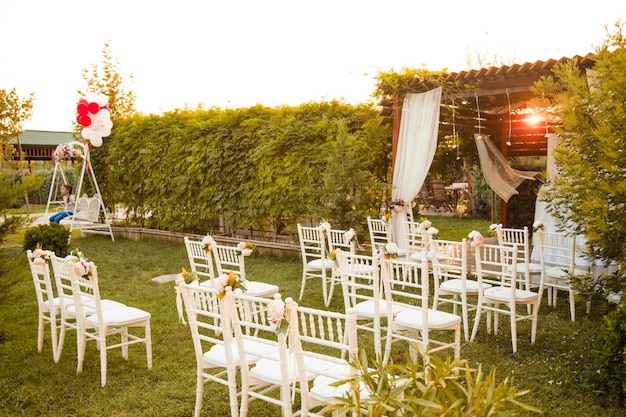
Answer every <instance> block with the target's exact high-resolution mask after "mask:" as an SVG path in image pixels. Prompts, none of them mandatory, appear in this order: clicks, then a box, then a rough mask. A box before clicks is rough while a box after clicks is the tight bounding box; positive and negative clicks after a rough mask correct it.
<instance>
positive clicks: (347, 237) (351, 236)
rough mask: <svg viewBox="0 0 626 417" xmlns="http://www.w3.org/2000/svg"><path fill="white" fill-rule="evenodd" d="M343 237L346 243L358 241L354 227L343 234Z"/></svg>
mask: <svg viewBox="0 0 626 417" xmlns="http://www.w3.org/2000/svg"><path fill="white" fill-rule="evenodd" d="M343 239H344V240H345V242H346V243H350V242H352V241H353V240H354V241H356V232H355V231H354V229H353V228H350V230H348V231H346V233H344V234H343Z"/></svg>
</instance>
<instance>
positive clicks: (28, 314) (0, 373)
mask: <svg viewBox="0 0 626 417" xmlns="http://www.w3.org/2000/svg"><path fill="white" fill-rule="evenodd" d="M430 220H431V221H432V222H433V225H434V226H435V227H437V228H438V229H439V230H440V237H441V238H443V239H459V238H462V237H465V236H467V233H468V232H469V231H471V230H473V229H477V230H480V231H482V232H483V233H484V234H485V233H486V230H487V229H488V227H489V222H484V221H481V222H474V221H470V220H460V219H456V218H438V217H437V218H435V217H431V218H430ZM361 240H363V239H361ZM72 245H73V246H77V247H79V248H80V249H81V250H82V251H83V252H84V253H85V256H86V257H87V258H88V259H89V260H91V261H93V262H95V263H96V264H97V265H98V273H99V276H100V282H101V283H100V285H101V292H102V294H103V296H105V297H106V298H112V299H116V300H119V301H121V302H124V303H126V304H129V305H132V306H136V307H138V308H141V309H144V310H147V311H149V312H151V313H152V338H153V369H152V370H150V371H149V370H147V368H146V360H145V350H144V349H142V347H141V346H132V347H131V348H130V359H129V360H128V361H124V360H122V359H121V354H120V352H119V351H111V352H110V353H109V360H108V376H107V386H106V387H105V388H101V387H100V383H99V381H100V379H99V372H100V368H99V356H98V352H97V351H96V349H95V346H94V345H93V344H89V345H88V347H87V354H86V359H85V364H84V370H83V372H82V373H81V374H79V375H77V374H76V371H75V368H76V339H75V336H74V334H73V333H69V334H68V336H67V338H66V341H65V348H64V351H63V355H62V357H61V360H60V362H59V363H57V364H55V363H53V361H52V353H51V347H50V338H49V334H48V333H47V336H46V338H45V342H44V349H43V352H42V353H40V354H39V353H37V348H36V344H37V303H36V300H35V295H34V291H33V284H32V280H31V278H30V274H29V269H28V265H27V263H26V257H25V256H24V253H23V251H22V248H21V236H12V237H10V238H9V239H8V240H6V241H5V242H3V244H2V245H1V247H0V257H1V258H2V259H4V260H5V262H12V263H13V266H12V267H11V268H9V270H5V271H2V270H0V306H1V309H2V313H1V315H0V358H1V360H2V363H1V368H0V415H5V416H44V415H45V416H190V415H192V413H193V406H194V400H195V357H194V353H193V347H192V342H191V336H190V333H189V328H188V327H186V326H184V325H182V324H180V323H179V322H178V318H177V314H176V307H175V295H174V288H173V284H172V283H166V284H157V283H155V282H153V281H152V278H154V277H157V276H160V275H164V274H173V273H177V272H179V271H180V268H181V267H183V266H185V267H187V266H188V263H187V258H186V253H185V248H184V245H183V243H182V241H167V240H152V239H144V240H141V241H133V240H124V239H117V240H116V241H115V242H114V243H113V242H111V240H110V239H108V238H106V237H100V236H92V237H88V238H84V239H83V238H80V237H79V236H78V235H75V236H74V237H73V238H72ZM5 262H0V264H3V263H5ZM246 272H247V275H248V277H249V278H251V279H255V280H264V281H267V282H272V283H275V284H278V285H279V286H280V288H281V293H282V294H283V297H293V298H295V299H297V297H298V294H299V289H300V283H301V263H300V258H299V254H298V253H293V254H288V255H286V256H281V257H277V256H272V255H258V254H253V255H252V256H251V257H249V258H246ZM301 304H303V305H307V306H312V307H317V308H322V305H323V303H322V296H321V288H320V284H319V283H318V282H315V281H310V282H309V283H308V284H307V289H306V294H305V297H304V299H303V300H302V302H301ZM330 308H332V309H341V308H342V303H341V299H340V294H339V292H336V293H335V296H334V298H333V302H332V304H331V306H330ZM596 308H600V306H596ZM578 311H580V312H581V313H580V314H579V317H580V319H579V320H578V321H577V322H576V323H571V322H570V320H569V312H568V307H567V302H566V297H565V296H563V297H561V299H560V304H559V306H558V308H551V307H547V306H546V305H545V304H544V305H543V306H542V309H541V311H540V322H539V329H538V334H537V343H536V344H535V345H531V344H530V343H529V337H530V326H529V324H528V323H522V324H520V325H519V329H518V338H519V352H518V353H517V354H513V353H512V351H511V340H510V333H509V331H508V327H507V326H506V323H503V324H502V329H503V331H502V332H501V333H500V334H499V335H498V336H494V335H489V334H487V333H486V331H485V327H484V324H483V326H482V327H481V330H480V331H479V334H478V337H477V340H476V341H475V342H473V343H464V344H463V346H462V353H461V356H462V357H464V358H467V359H469V361H470V363H471V364H472V365H478V364H482V365H483V367H485V368H486V369H488V368H490V367H491V366H496V367H497V369H498V373H497V375H498V377H499V378H505V377H513V378H514V382H515V384H516V385H517V386H518V387H519V388H521V389H529V390H530V393H529V394H528V395H527V396H525V397H523V398H522V399H523V400H524V401H525V402H527V403H529V404H532V405H534V406H536V407H539V408H542V409H543V410H545V415H546V416H572V415H581V416H622V415H624V409H623V408H619V407H617V406H615V405H613V404H611V403H607V400H606V398H605V397H604V396H602V395H601V394H599V393H596V392H595V391H594V390H595V388H596V387H595V386H594V384H593V380H594V378H596V371H597V370H598V369H597V365H596V363H597V360H596V355H595V352H594V347H593V340H594V335H595V334H596V332H597V329H598V327H599V326H600V324H601V318H600V317H599V316H600V315H601V314H599V313H598V311H596V310H594V312H592V315H590V316H587V315H585V314H584V313H583V312H584V302H580V303H579V305H578ZM368 344H369V343H367V342H365V341H364V343H363V345H365V346H367V345H368ZM228 414H229V409H228V394H227V391H226V389H225V387H223V386H221V385H220V386H218V385H217V384H209V385H207V386H206V388H205V397H204V407H203V409H202V415H203V416H223V415H228ZM249 415H250V416H255V417H257V416H260V417H263V416H276V415H279V411H278V410H277V409H276V408H274V407H272V406H268V405H266V404H265V403H260V402H253V403H252V405H251V410H250V414H249Z"/></svg>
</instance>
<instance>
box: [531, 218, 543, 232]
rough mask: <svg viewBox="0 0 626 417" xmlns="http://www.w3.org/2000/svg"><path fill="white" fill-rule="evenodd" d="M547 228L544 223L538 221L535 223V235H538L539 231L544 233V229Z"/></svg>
mask: <svg viewBox="0 0 626 417" xmlns="http://www.w3.org/2000/svg"><path fill="white" fill-rule="evenodd" d="M544 227H545V226H544V225H543V222H542V221H541V220H537V221H536V222H534V223H533V233H536V232H538V231H540V230H541V231H543V228H544Z"/></svg>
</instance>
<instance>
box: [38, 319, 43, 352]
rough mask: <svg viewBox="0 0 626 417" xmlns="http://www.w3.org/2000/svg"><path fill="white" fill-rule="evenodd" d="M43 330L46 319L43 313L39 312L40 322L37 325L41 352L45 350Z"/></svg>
mask: <svg viewBox="0 0 626 417" xmlns="http://www.w3.org/2000/svg"><path fill="white" fill-rule="evenodd" d="M43 331H44V321H43V317H42V316H41V313H39V324H38V326H37V352H38V353H41V351H42V350H43Z"/></svg>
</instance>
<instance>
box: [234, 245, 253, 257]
mask: <svg viewBox="0 0 626 417" xmlns="http://www.w3.org/2000/svg"><path fill="white" fill-rule="evenodd" d="M254 248H255V246H254V245H253V244H252V243H250V242H239V243H238V244H237V250H238V251H239V253H240V254H242V255H243V256H250V255H252V251H253V250H254Z"/></svg>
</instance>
